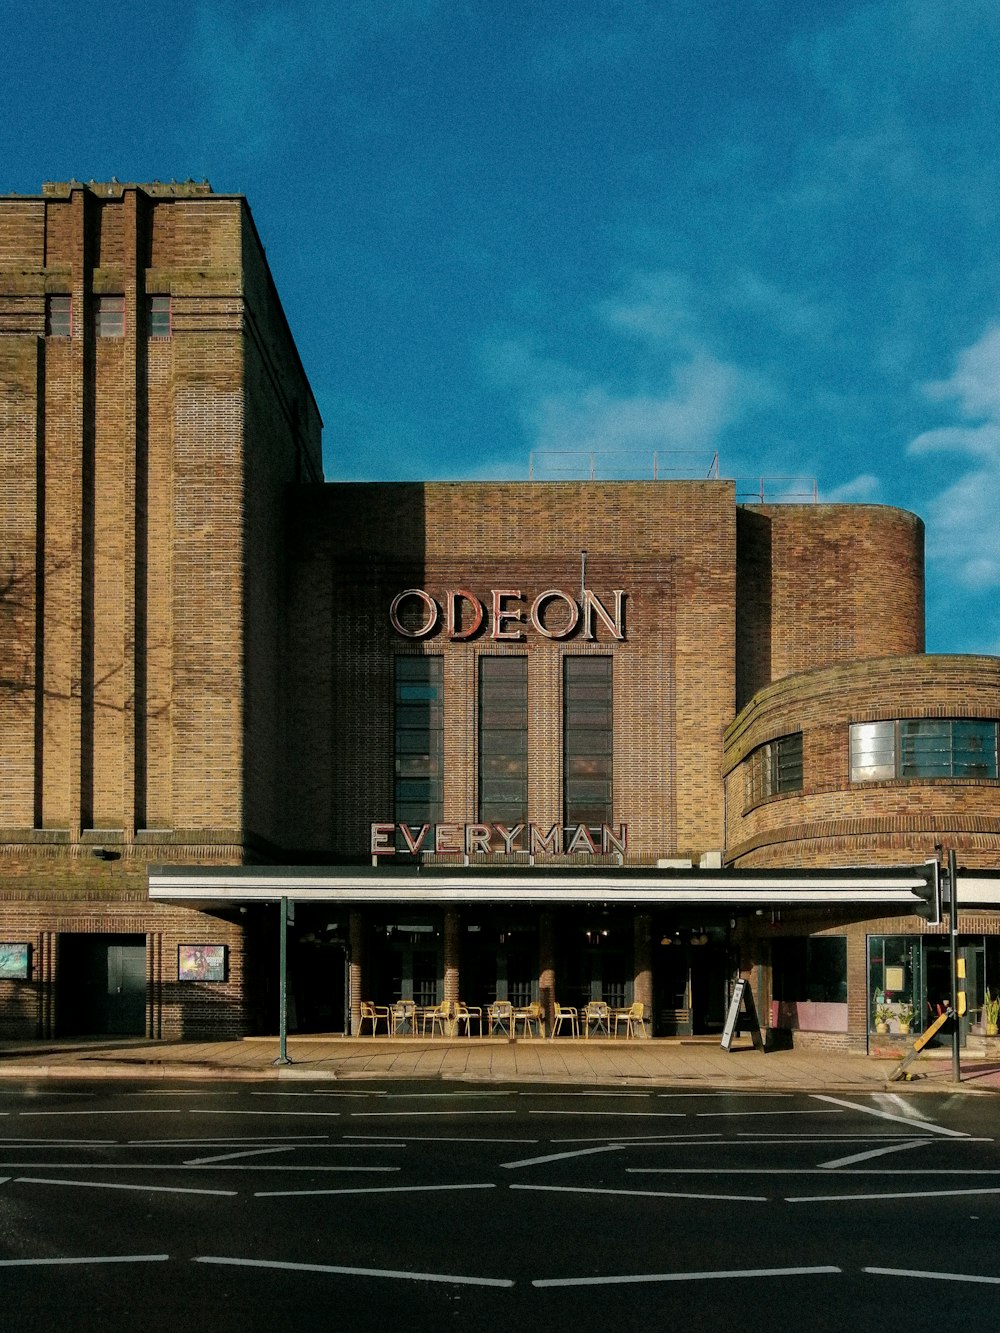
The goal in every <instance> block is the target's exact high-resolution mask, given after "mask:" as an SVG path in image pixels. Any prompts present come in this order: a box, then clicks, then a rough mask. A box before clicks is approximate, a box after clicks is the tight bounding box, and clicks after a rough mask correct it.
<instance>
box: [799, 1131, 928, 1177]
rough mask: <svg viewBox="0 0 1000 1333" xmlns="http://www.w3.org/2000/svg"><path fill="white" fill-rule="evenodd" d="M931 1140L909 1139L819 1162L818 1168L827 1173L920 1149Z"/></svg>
mask: <svg viewBox="0 0 1000 1333" xmlns="http://www.w3.org/2000/svg"><path fill="white" fill-rule="evenodd" d="M933 1142H934V1140H933V1139H929V1138H923V1139H909V1140H908V1141H906V1142H904V1143H890V1144H889V1145H888V1147H886V1148H872V1149H870V1150H869V1151H868V1152H856V1153H853V1154H852V1155H851V1156H850V1157H838V1158H836V1160H834V1161H832V1162H820V1166H822V1167H824V1168H825V1169H826V1170H827V1171H833V1170H836V1168H837V1167H840V1166H854V1165H855V1163H857V1162H867V1161H869V1160H870V1159H871V1158H872V1157H884V1156H885V1155H886V1154H887V1153H891V1152H906V1151H907V1150H908V1149H910V1148H922V1147H925V1146H926V1145H927V1144H928V1143H933Z"/></svg>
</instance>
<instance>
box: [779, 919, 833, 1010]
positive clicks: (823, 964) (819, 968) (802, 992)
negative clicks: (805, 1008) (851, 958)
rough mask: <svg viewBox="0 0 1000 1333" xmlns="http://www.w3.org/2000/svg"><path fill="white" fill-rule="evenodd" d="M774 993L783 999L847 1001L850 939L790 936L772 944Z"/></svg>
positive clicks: (791, 1001)
mask: <svg viewBox="0 0 1000 1333" xmlns="http://www.w3.org/2000/svg"><path fill="white" fill-rule="evenodd" d="M771 964H772V979H771V987H772V994H773V997H774V999H775V1000H777V1001H779V1002H784V1003H789V1002H790V1003H798V1004H801V1003H802V1002H804V1001H805V1002H811V1003H815V1004H846V1003H847V940H846V939H845V938H844V937H843V936H840V935H831V936H819V937H817V938H815V939H809V938H807V937H805V936H799V935H795V936H790V937H788V938H786V939H776V940H774V942H773V944H772V947H771Z"/></svg>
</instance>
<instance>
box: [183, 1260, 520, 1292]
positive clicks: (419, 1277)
mask: <svg viewBox="0 0 1000 1333" xmlns="http://www.w3.org/2000/svg"><path fill="white" fill-rule="evenodd" d="M194 1262H195V1263H196V1264H226V1265H230V1266H232V1267H235V1268H277V1269H281V1270H283V1271H284V1272H290V1273H338V1274H342V1275H343V1276H346V1277H387V1278H396V1279H398V1280H401V1281H404V1282H443V1283H450V1284H452V1285H457V1286H461V1287H512V1286H513V1285H514V1283H513V1282H512V1281H511V1280H510V1279H509V1278H499V1277H460V1276H458V1275H456V1274H452V1273H406V1272H403V1271H402V1270H397V1269H394V1268H348V1267H346V1266H342V1265H340V1264H292V1263H282V1262H281V1261H279V1260H277V1259H225V1258H222V1257H220V1256H219V1255H212V1254H200V1255H197V1256H196V1258H195V1260H194Z"/></svg>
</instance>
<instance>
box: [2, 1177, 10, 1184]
mask: <svg viewBox="0 0 1000 1333" xmlns="http://www.w3.org/2000/svg"><path fill="white" fill-rule="evenodd" d="M10 1179H11V1177H10V1176H0V1185H6V1184H7V1181H8V1180H10Z"/></svg>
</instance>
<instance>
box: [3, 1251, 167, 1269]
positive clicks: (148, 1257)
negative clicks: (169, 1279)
mask: <svg viewBox="0 0 1000 1333" xmlns="http://www.w3.org/2000/svg"><path fill="white" fill-rule="evenodd" d="M169 1258H170V1255H169V1254H93V1255H80V1256H79V1257H78V1258H75V1259H71V1258H63V1259H0V1268H33V1267H48V1268H52V1267H55V1266H57V1265H60V1264H162V1263H165V1262H166V1261H167V1260H168V1259H169Z"/></svg>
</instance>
